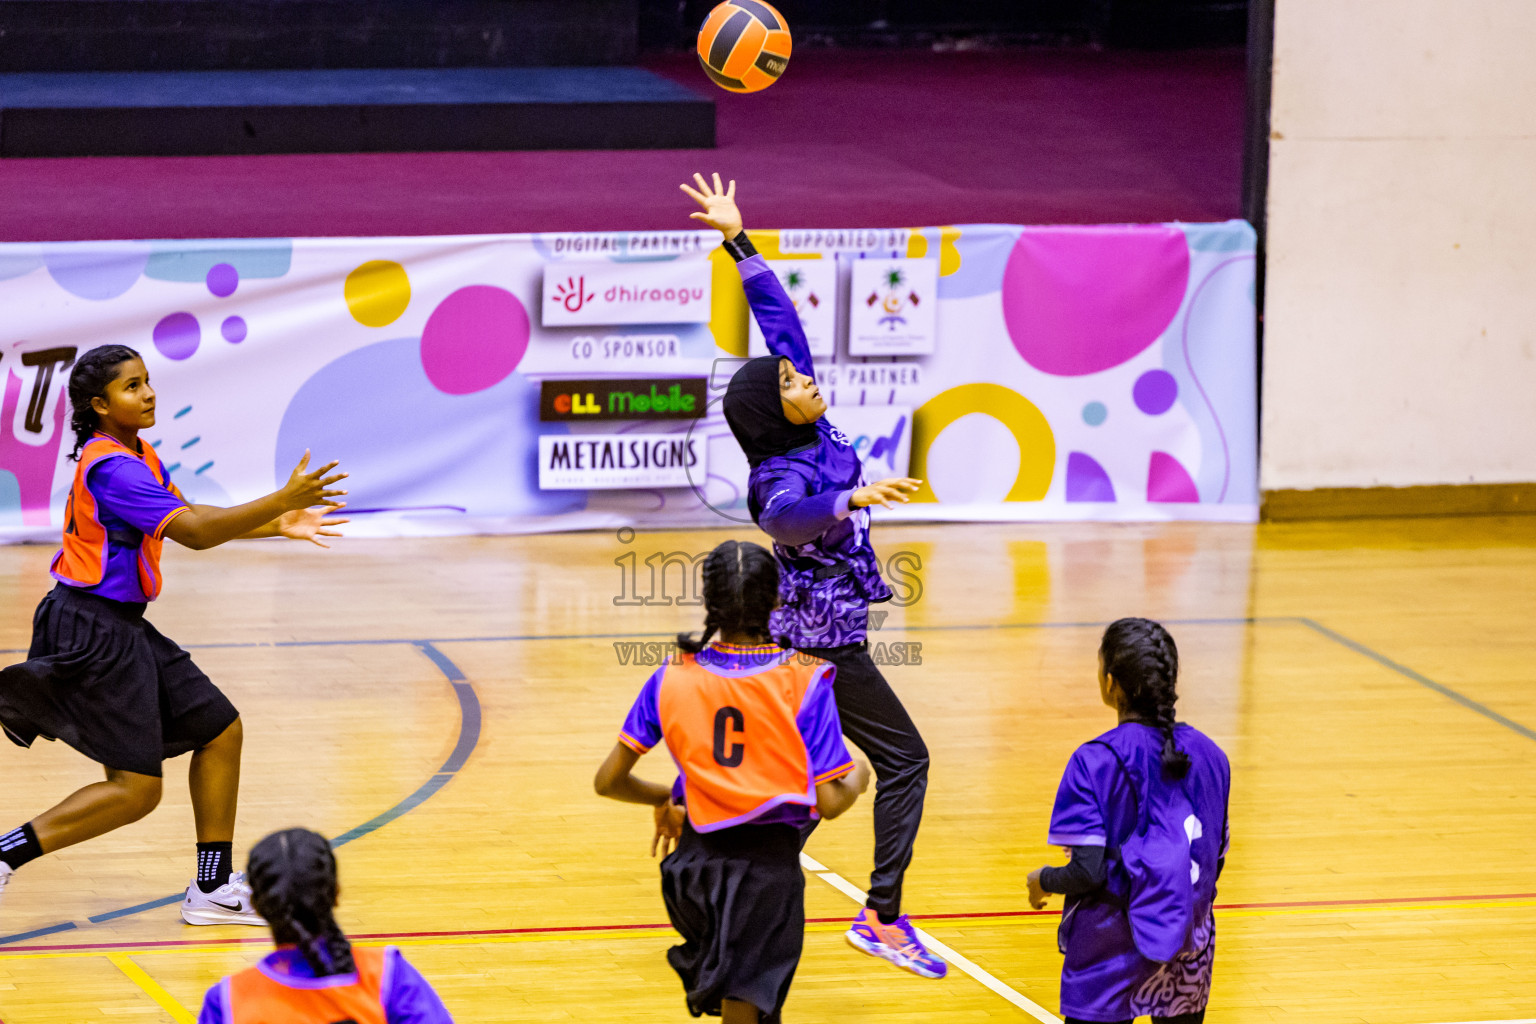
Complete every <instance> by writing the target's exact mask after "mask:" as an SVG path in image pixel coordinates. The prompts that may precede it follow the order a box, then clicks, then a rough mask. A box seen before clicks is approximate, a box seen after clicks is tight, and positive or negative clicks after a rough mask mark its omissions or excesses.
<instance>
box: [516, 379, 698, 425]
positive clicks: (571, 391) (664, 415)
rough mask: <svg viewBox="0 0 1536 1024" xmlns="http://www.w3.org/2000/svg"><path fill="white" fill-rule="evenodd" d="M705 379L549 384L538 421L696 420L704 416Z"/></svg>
mask: <svg viewBox="0 0 1536 1024" xmlns="http://www.w3.org/2000/svg"><path fill="white" fill-rule="evenodd" d="M704 383H705V381H704V378H703V377H684V378H681V379H670V378H666V377H651V378H646V379H628V380H617V379H610V380H546V381H544V383H543V384H541V385H540V387H539V419H540V420H542V421H543V422H545V423H553V422H562V421H567V420H696V419H699V418H700V417H702V416H703V415H704V406H705V403H706V398H705V394H704Z"/></svg>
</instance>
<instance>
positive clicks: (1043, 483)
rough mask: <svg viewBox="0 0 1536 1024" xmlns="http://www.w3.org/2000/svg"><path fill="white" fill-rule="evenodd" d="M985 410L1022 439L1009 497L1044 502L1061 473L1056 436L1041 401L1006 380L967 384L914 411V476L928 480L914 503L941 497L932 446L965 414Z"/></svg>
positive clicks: (931, 400) (935, 499)
mask: <svg viewBox="0 0 1536 1024" xmlns="http://www.w3.org/2000/svg"><path fill="white" fill-rule="evenodd" d="M973 412H979V413H984V414H985V415H987V416H991V417H992V418H993V419H995V420H997V421H998V422H999V423H1001V424H1002V425H1003V426H1005V427H1007V428H1008V431H1009V433H1011V434H1013V439H1014V440H1015V441H1017V442H1018V443H1019V475H1018V476H1017V477H1015V478H1014V481H1013V486H1012V487H1010V488H1009V489H1008V496H1007V497H1006V498H1004V499H1003V500H1004V501H1040V500H1042V499H1044V498H1045V492H1046V491H1048V490H1050V489H1051V477H1052V476H1053V475H1054V474H1055V472H1056V435H1055V434H1053V433H1052V432H1051V425H1050V423H1049V422H1047V421H1046V418H1045V414H1044V413H1042V412H1041V411H1040V410H1039V409H1038V408H1036V406H1035V403H1034V402H1031V401H1030V400H1029V399H1027V398H1025V397H1024V396H1023V395H1021V394H1019V393H1018V392H1017V391H1015V390H1013V389H1012V388H1007V387H1004V386H1003V385H1001V384H961V385H960V386H959V387H954V388H950V389H949V390H948V391H941V392H939V393H938V394H937V395H934V396H933V397H932V398H930V399H929V400H928V401H926V402H924V403H923V405H922V406H921V407H920V408H919V409H918V410H917V412H915V413H913V414H912V475H913V476H915V477H917V478H918V479H920V480H922V481H923V485H922V487H920V488H919V489H918V491H917V493H916V494H914V495H913V496H912V500H913V501H933V502H936V501H938V500H939V498H938V495H936V494H934V493H933V488H932V487H931V486H930V485H929V483H928V447H929V446H930V445H931V444H933V441H934V438H936V437H938V436H939V435H940V434H941V433H943V432H944V428H945V427H947V426H949V425H950V424H951V423H953V422H955V420H957V419H959V418H960V417H962V416H968V415H970V414H971V413H973Z"/></svg>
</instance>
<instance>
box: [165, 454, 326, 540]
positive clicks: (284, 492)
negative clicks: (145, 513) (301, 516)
mask: <svg viewBox="0 0 1536 1024" xmlns="http://www.w3.org/2000/svg"><path fill="white" fill-rule="evenodd" d="M308 466H309V452H307V451H306V452H305V453H304V457H303V458H302V459H300V460H299V464H298V466H297V467H295V469H294V471H293V473H292V475H290V476H289V477H288V482H287V483H286V484H284V485H283V487H282V488H281V489H279V490H276V491H273V492H272V493H271V494H268V495H266V496H265V497H261V498H257V499H256V500H255V501H248V502H246V503H245V504H244V505H235V506H234V507H233V508H217V507H215V506H213V505H190V506H188V507H187V510H186V511H185V512H182V513H180V514H179V515H177V516H176V518H174V519H172V520H171V521H170V522H169V523H168V524H166V527H165V534H164V535H165V536H167V537H169V538H170V539H171V540H174V541H175V542H176V543H178V544H181V545H183V546H184V547H189V548H192V549H193V550H194V551H203V550H206V549H207V548H212V547H217V546H219V545H220V544H223V543H225V542H227V541H232V540H234V539H235V538H236V537H243V536H246V535H248V534H250V533H252V532H253V531H256V530H259V529H260V528H262V527H263V526H265V525H267V524H268V523H271V522H272V521H273V520H275V519H277V518H278V517H280V516H282V515H284V514H286V513H288V512H297V511H299V510H300V509H307V508H310V507H312V506H316V505H321V506H334V505H335V504H336V502H335V501H333V500H332V499H333V498H335V497H338V496H340V495H343V494H346V493H347V492H346V491H340V490H331V489H330V487H331V485H332V484H334V483H337V482H339V481H341V480H343V479H345V478H346V475H347V474H345V473H334V474H332V473H331V470H333V469H335V468H336V463H335V462H328V463H326V464H325V465H324V466H321V467H320V468H319V469H316V470H313V471H307V470H308ZM327 474H330V475H327Z"/></svg>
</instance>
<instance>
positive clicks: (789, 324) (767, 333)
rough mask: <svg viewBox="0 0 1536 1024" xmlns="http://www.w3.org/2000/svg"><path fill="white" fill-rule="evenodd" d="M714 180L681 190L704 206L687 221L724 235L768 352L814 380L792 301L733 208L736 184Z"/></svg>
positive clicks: (700, 178)
mask: <svg viewBox="0 0 1536 1024" xmlns="http://www.w3.org/2000/svg"><path fill="white" fill-rule="evenodd" d="M713 178H714V185H713V187H711V186H710V184H709V183H708V182H706V181H705V180H704V176H703V175H702V174H695V175H694V176H693V180H694V181H695V182H696V183H697V184H698V186H699V187H698V188H694V187H692V186H691V185H680V186H679V188H681V189H682V190H683V191H684V192H686V193H688V195H690V196H692V197H693V201H694V202H696V203H698V204H699V205H700V206H701V207H703V210H702V211H695V212H693V213H690V214H689V215H688V216H689V217H692V218H693V219H694V220H697V221H701V222H703V223H705V224H708V225H709V226H710V227H712V228H714V229H715V230H716V231H718V232H720V234H721V235H723V236H724V238H725V249H726V251H727V252H729V253H730V254H731V256H732V257H733V258H734V259H735V260H736V264H737V269H738V270H739V271H740V272H741V284H742V288H743V289H745V291H746V293H747V303H748V304H749V305H750V306H751V307H752V315H753V316H755V317H757V324H758V326H759V327H761V328H762V329H763V339H764V340H765V341H766V342H767V343H768V351H770V352H772V353H773V354H774V355H776V356H779V357H781V358H785V359H788V360H789V361H790V362H792V363H794V364H795V369H796V370H798V371H799V372H801V373H803V374H805V375H806V376H807V377H814V376H816V373H815V370H814V369H813V368H812V366H811V345H810V342H808V341H807V340H806V338H805V327H804V326H803V325H802V324H801V323H800V314H799V313H798V312H796V311H795V304H794V302H793V301H791V300H790V297H789V294H788V293H787V292H785V291H784V286H783V285H782V284H780V283H779V279H778V276H777V275H775V274H774V272H773V271H772V270H771V269H769V267H768V261H767V260H765V259H763V258H762V257H761V256H759V255H758V254H757V250H756V249H754V248H753V247H752V243H751V241H749V240H748V239H747V234H746V232H745V231H744V230H743V229H742V226H741V210H740V209H738V208H737V206H736V182H734V181H732V182H731V183H730V184H729V185H727V186H725V187H723V188H722V187H721V184H720V175H718V174H716V175H713Z"/></svg>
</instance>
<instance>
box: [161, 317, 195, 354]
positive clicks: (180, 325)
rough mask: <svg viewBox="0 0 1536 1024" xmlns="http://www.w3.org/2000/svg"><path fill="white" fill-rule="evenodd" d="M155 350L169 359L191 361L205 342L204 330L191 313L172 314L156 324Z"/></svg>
mask: <svg viewBox="0 0 1536 1024" xmlns="http://www.w3.org/2000/svg"><path fill="white" fill-rule="evenodd" d="M153 337H154V339H155V348H157V349H159V350H160V354H161V355H163V356H165V358H167V359H190V358H191V357H192V353H194V352H196V351H197V346H198V344H199V343H200V342H201V341H202V340H203V330H202V328H201V327H199V326H198V323H197V317H195V316H193V315H192V314H191V313H172V314H171V315H170V316H167V317H162V318H161V320H160V322H159V323H157V324H155V333H154V335H153Z"/></svg>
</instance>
